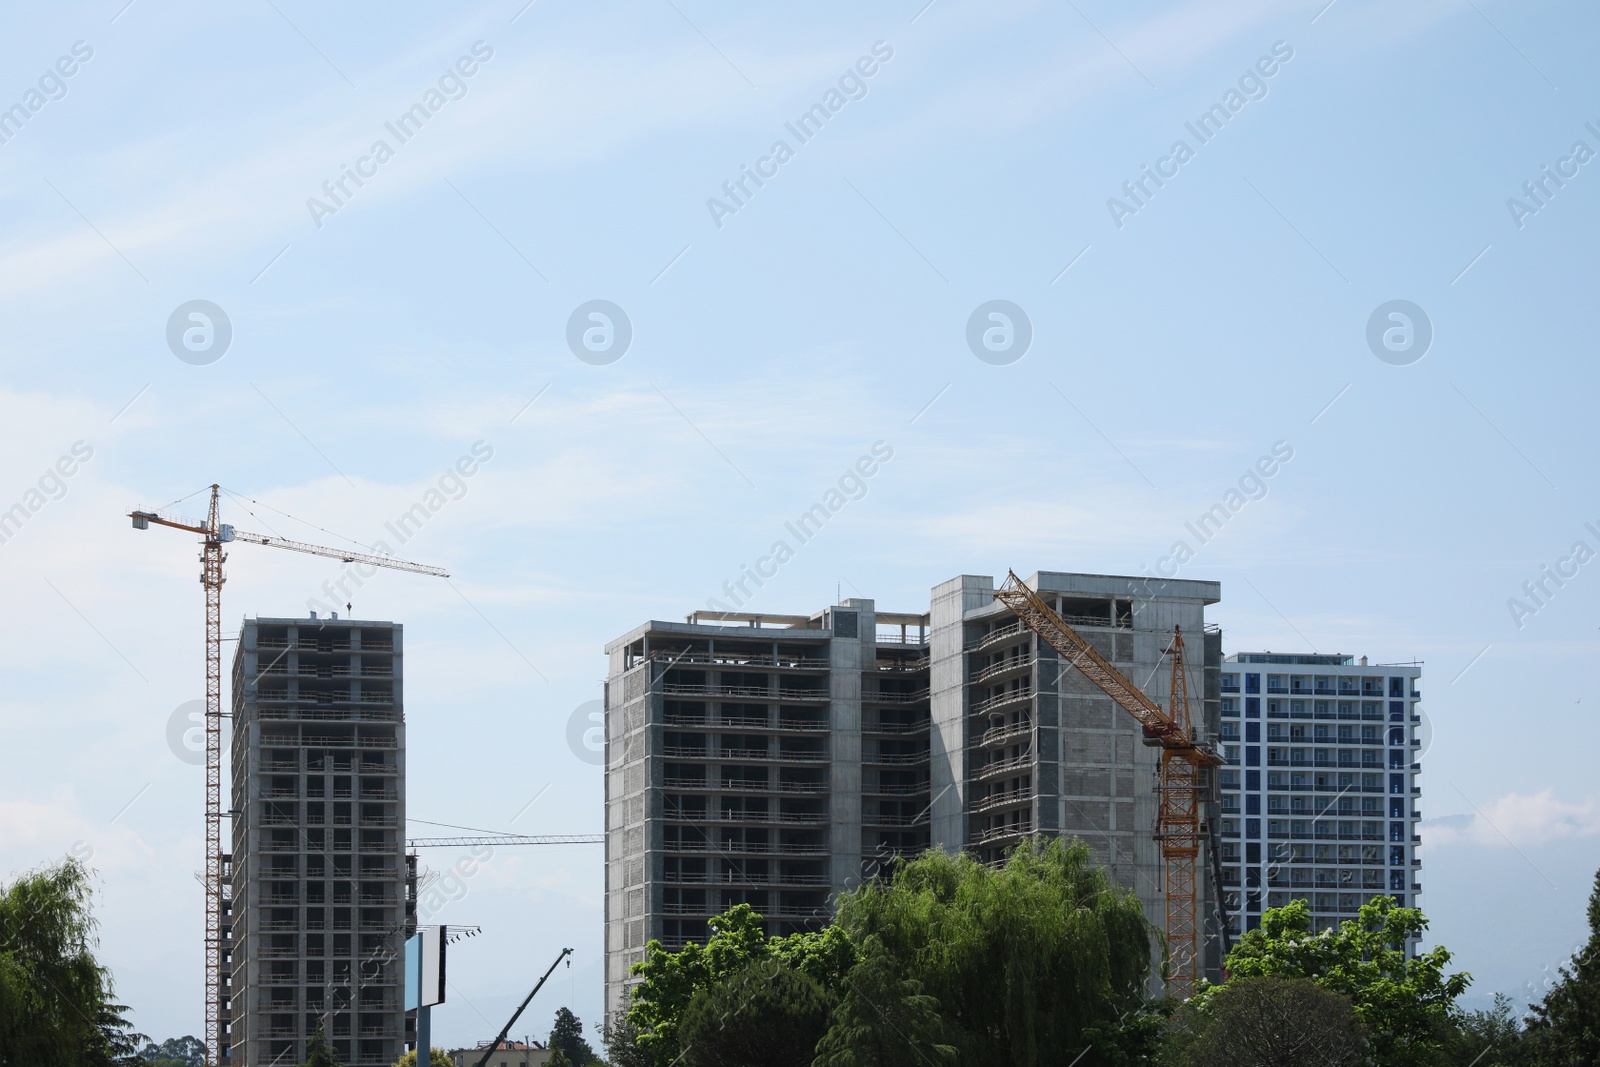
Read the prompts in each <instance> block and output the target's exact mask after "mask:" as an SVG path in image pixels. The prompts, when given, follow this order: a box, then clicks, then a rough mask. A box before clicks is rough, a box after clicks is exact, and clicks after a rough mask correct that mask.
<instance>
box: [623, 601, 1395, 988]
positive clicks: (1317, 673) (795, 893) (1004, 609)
mask: <svg viewBox="0 0 1600 1067" xmlns="http://www.w3.org/2000/svg"><path fill="white" fill-rule="evenodd" d="M1221 595H1222V593H1221V589H1220V587H1219V585H1218V584H1217V583H1215V582H1204V581H1180V580H1168V581H1163V582H1159V583H1152V582H1151V581H1150V580H1149V579H1145V578H1135V577H1125V576H1112V575H1097V574H1074V573H1061V572H1050V571H1041V572H1038V573H1036V574H1034V575H1033V576H1032V577H1030V578H1028V579H1027V580H1023V579H1020V578H1019V577H1018V576H1017V575H1016V574H1014V573H1013V574H1011V575H1010V576H1009V577H1008V578H1007V579H1005V580H1004V581H1003V582H1002V583H1000V584H999V585H998V586H997V585H996V582H995V580H994V579H993V578H990V577H987V576H975V575H961V576H959V577H956V578H952V579H950V580H949V581H947V582H944V583H942V584H940V585H937V586H935V587H934V588H933V590H932V592H931V597H930V603H929V607H928V610H926V611H923V612H913V613H906V612H895V613H890V612H882V611H879V610H878V609H877V606H876V604H875V602H874V601H872V600H870V599H845V600H843V601H842V602H841V603H839V604H837V605H835V606H832V607H827V608H824V609H822V610H820V611H818V612H816V613H814V614H811V615H793V616H785V615H757V614H730V613H723V612H696V613H693V614H691V615H689V616H688V618H687V620H686V621H684V622H666V621H651V622H647V623H644V624H643V625H640V626H638V627H636V628H634V629H633V630H630V631H629V632H628V633H626V634H624V635H622V636H621V637H618V638H617V639H615V640H613V641H612V642H610V643H609V644H608V645H607V646H606V652H607V655H608V656H609V657H610V666H609V671H608V677H609V681H608V683H607V692H606V743H607V762H606V767H607V776H606V841H607V844H606V942H605V945H606V1008H607V1012H608V1015H610V1016H611V1017H613V1018H615V1016H616V1015H617V1013H619V1012H620V1011H621V1010H622V1009H623V1007H624V1005H625V1003H626V994H627V991H628V989H629V988H630V987H631V985H632V984H633V983H634V982H636V981H637V979H636V978H634V977H632V976H631V975H630V968H631V967H632V966H633V965H635V964H637V963H640V962H642V961H643V959H644V958H645V950H646V945H647V944H648V943H649V942H651V941H659V942H660V943H661V944H662V946H663V947H664V948H667V949H669V950H673V949H679V948H682V947H683V946H684V945H685V944H688V943H689V942H692V941H698V940H703V939H704V938H705V937H706V936H707V934H708V927H707V923H708V920H710V919H711V918H713V917H715V916H717V915H719V914H721V913H722V912H723V911H724V910H726V909H727V908H729V907H731V906H733V905H736V904H749V905H751V906H752V907H753V908H754V909H755V910H756V911H757V912H759V913H760V914H761V915H762V916H764V917H765V920H766V926H767V930H768V933H769V934H782V933H788V932H792V931H796V930H801V929H807V928H812V929H814V928H817V927H819V926H820V925H822V924H824V923H826V922H827V921H828V919H829V918H830V917H831V914H832V912H831V908H832V906H833V903H834V902H835V901H837V900H838V898H839V895H840V894H843V893H846V892H849V891H850V890H852V889H854V888H857V887H859V886H860V885H861V884H862V883H863V882H864V881H865V880H868V879H871V878H874V877H880V876H882V875H884V874H886V873H888V872H889V871H891V870H892V869H893V867H894V865H895V864H896V862H897V861H899V860H900V859H902V858H905V857H908V856H914V855H915V854H916V853H918V852H920V851H922V850H924V849H928V848H938V849H944V850H946V851H950V852H957V851H967V852H970V853H972V854H974V855H975V856H977V857H978V858H979V859H980V860H982V861H983V862H985V863H989V864H998V863H1001V862H1003V860H1004V857H1005V855H1006V853H1007V851H1008V849H1009V848H1011V847H1012V846H1014V845H1016V844H1017V843H1018V842H1020V841H1022V840H1025V839H1027V838H1031V837H1038V836H1047V837H1053V836H1061V837H1075V838H1079V839H1081V840H1083V841H1084V842H1085V843H1086V844H1088V846H1089V847H1090V848H1091V849H1092V851H1093V854H1094V856H1095V858H1096V860H1097V861H1098V862H1099V863H1100V864H1102V865H1103V866H1104V867H1105V868H1106V869H1107V870H1108V871H1109V872H1110V873H1111V874H1112V876H1113V877H1114V878H1115V879H1116V880H1117V881H1118V882H1119V883H1120V884H1122V885H1123V886H1125V887H1127V888H1129V889H1132V890H1133V891H1135V892H1136V893H1137V894H1138V896H1139V899H1140V900H1141V901H1142V902H1143V905H1144V910H1145V914H1147V915H1149V916H1150V917H1151V918H1152V920H1154V921H1156V922H1157V924H1158V925H1159V926H1160V927H1161V929H1162V930H1163V932H1164V934H1165V945H1164V946H1157V948H1156V950H1155V952H1156V955H1157V957H1158V958H1157V960H1156V961H1155V963H1156V968H1155V971H1154V973H1157V974H1161V975H1163V977H1164V985H1165V992H1167V993H1168V994H1170V995H1171V996H1173V997H1175V998H1177V999H1180V1000H1181V999H1183V998H1185V997H1187V996H1188V995H1189V993H1190V992H1191V991H1192V990H1193V989H1194V985H1195V982H1196V981H1197V980H1198V979H1199V978H1202V977H1204V978H1207V979H1211V980H1220V979H1221V977H1222V961H1223V957H1224V956H1225V954H1226V952H1227V950H1228V947H1229V945H1230V943H1231V942H1232V940H1233V939H1236V938H1237V937H1238V936H1239V935H1240V934H1241V933H1242V932H1244V931H1246V930H1249V929H1253V928H1255V927H1256V926H1258V925H1259V923H1260V919H1261V915H1262V912H1263V910H1264V908H1266V907H1276V906H1279V905H1281V904H1283V903H1287V902H1288V898H1289V889H1290V888H1291V887H1295V888H1297V889H1299V890H1300V891H1299V892H1297V893H1296V894H1295V895H1297V896H1308V894H1306V893H1305V892H1304V890H1305V889H1306V888H1309V887H1315V888H1319V889H1322V890H1324V892H1322V893H1317V894H1312V895H1310V899H1311V901H1312V904H1313V907H1314V911H1313V915H1314V921H1315V922H1316V924H1317V927H1318V928H1319V929H1327V928H1329V927H1331V926H1332V925H1335V924H1336V923H1337V922H1338V921H1339V920H1340V919H1343V918H1349V917H1351V916H1353V915H1354V914H1355V913H1356V911H1357V910H1358V908H1359V907H1360V905H1361V904H1363V903H1365V902H1366V901H1367V900H1369V899H1371V898H1372V897H1374V896H1380V895H1388V896H1393V897H1396V898H1398V899H1399V900H1400V901H1401V902H1402V903H1405V902H1407V901H1409V902H1411V903H1415V902H1416V900H1417V897H1416V894H1417V893H1420V890H1421V884H1420V879H1421V874H1420V866H1421V860H1420V858H1419V857H1418V855H1417V847H1416V846H1417V845H1418V843H1419V842H1420V837H1418V836H1417V835H1416V830H1415V823H1414V820H1415V819H1416V818H1418V817H1419V812H1418V808H1417V799H1418V796H1419V794H1420V791H1421V790H1420V786H1419V785H1417V784H1416V783H1417V772H1418V771H1419V770H1420V765H1419V764H1417V763H1416V762H1415V757H1414V755H1413V753H1414V752H1415V746H1416V745H1417V744H1418V741H1417V737H1416V734H1415V730H1416V727H1417V725H1418V724H1419V722H1420V719H1419V716H1418V711H1417V707H1416V703H1415V702H1416V701H1417V699H1418V698H1419V694H1418V692H1417V689H1416V680H1417V677H1418V675H1419V668H1418V667H1417V666H1416V665H1415V664H1407V665H1403V666H1400V667H1386V668H1382V669H1381V670H1380V669H1379V668H1377V667H1368V666H1367V665H1366V663H1365V659H1364V658H1363V660H1362V662H1361V663H1360V664H1356V662H1355V660H1354V658H1353V657H1349V656H1320V657H1305V656H1300V657H1295V656H1287V655H1276V654H1246V655H1244V656H1235V657H1231V658H1228V657H1225V655H1224V648H1223V632H1222V630H1221V628H1220V627H1219V626H1218V625H1217V624H1216V623H1215V622H1214V621H1213V620H1212V619H1211V618H1209V617H1208V614H1207V611H1208V609H1209V608H1212V607H1213V606H1214V605H1216V604H1217V603H1218V602H1219V601H1220V600H1221ZM1257 655H1262V656H1263V658H1262V662H1267V661H1270V662H1271V663H1273V664H1275V665H1276V666H1274V667H1269V668H1266V670H1271V671H1272V673H1269V674H1266V678H1267V684H1266V686H1265V687H1263V685H1262V673H1264V671H1262V669H1261V668H1252V667H1250V666H1241V664H1240V663H1239V662H1238V661H1239V660H1244V661H1247V662H1253V661H1254V660H1255V658H1256V656H1257ZM1307 663H1310V664H1311V665H1310V666H1306V665H1305V664H1307ZM1296 664H1298V665H1299V667H1300V670H1299V671H1298V672H1297V671H1296V670H1295V667H1294V665H1296ZM1285 665H1288V666H1285ZM1241 674H1242V675H1243V679H1244V689H1245V691H1246V692H1247V693H1249V694H1261V693H1262V692H1263V689H1264V690H1265V693H1266V694H1267V696H1266V697H1265V698H1264V697H1263V696H1258V695H1248V696H1244V697H1243V698H1242V700H1243V705H1242V706H1241V698H1240V697H1237V696H1234V695H1233V694H1235V693H1238V692H1239V689H1240V676H1241ZM1280 693H1281V694H1283V697H1284V699H1281V700H1280V699H1276V697H1277V695H1278V694H1280ZM1313 693H1316V694H1322V695H1323V696H1324V697H1327V696H1335V697H1339V696H1342V697H1343V698H1344V699H1342V700H1340V699H1334V700H1331V701H1330V700H1326V699H1325V700H1322V701H1316V700H1315V699H1313V700H1312V701H1311V702H1310V703H1309V704H1308V703H1307V702H1306V701H1305V700H1291V699H1288V698H1289V697H1290V696H1291V695H1301V696H1308V695H1312V694H1313ZM1383 694H1389V695H1390V696H1392V697H1394V698H1395V699H1389V700H1387V701H1380V700H1378V699H1377V698H1378V697H1380V696H1382V695H1383ZM1362 696H1365V697H1366V698H1367V699H1365V700H1362V699H1360V698H1361V697H1362ZM1263 699H1266V700H1267V704H1266V707H1265V708H1263V707H1262V700H1263ZM1385 703H1386V704H1387V706H1386V707H1385ZM1313 717H1314V718H1317V719H1324V720H1327V719H1335V720H1336V721H1335V722H1333V723H1327V722H1324V723H1322V724H1320V725H1318V724H1315V723H1313V724H1312V725H1313V726H1314V727H1315V728H1314V729H1313V730H1311V731H1309V732H1308V731H1307V728H1306V726H1305V725H1303V724H1298V723H1293V722H1292V720H1293V719H1311V718H1313ZM1263 720H1266V726H1265V738H1263ZM1274 720H1280V721H1274ZM1351 720H1354V721H1351ZM1241 727H1242V729H1241ZM1263 740H1265V742H1266V743H1267V744H1266V745H1264V744H1263ZM1319 742H1320V744H1319ZM1274 743H1276V744H1274ZM1269 745H1270V746H1271V747H1268V746H1269ZM1340 746H1342V747H1340ZM1263 774H1265V775H1266V778H1265V780H1263ZM1385 775H1387V778H1386V777H1385ZM1263 781H1265V784H1263ZM1374 794H1379V795H1374ZM1272 816H1277V818H1272ZM1359 816H1364V818H1362V817H1359ZM1385 849H1387V851H1385ZM1340 890H1342V892H1340ZM1413 948H1414V946H1413Z"/></svg>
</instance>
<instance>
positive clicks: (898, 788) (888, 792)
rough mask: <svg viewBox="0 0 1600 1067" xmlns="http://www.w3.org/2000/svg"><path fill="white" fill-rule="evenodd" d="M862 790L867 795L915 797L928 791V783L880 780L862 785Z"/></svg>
mask: <svg viewBox="0 0 1600 1067" xmlns="http://www.w3.org/2000/svg"><path fill="white" fill-rule="evenodd" d="M861 792H862V794H863V795H866V796H884V797H914V796H918V795H919V794H924V793H927V792H928V783H927V782H914V783H912V784H909V785H907V784H904V783H901V782H895V783H892V784H888V785H885V784H883V783H881V782H880V783H878V784H877V785H865V786H862V787H861Z"/></svg>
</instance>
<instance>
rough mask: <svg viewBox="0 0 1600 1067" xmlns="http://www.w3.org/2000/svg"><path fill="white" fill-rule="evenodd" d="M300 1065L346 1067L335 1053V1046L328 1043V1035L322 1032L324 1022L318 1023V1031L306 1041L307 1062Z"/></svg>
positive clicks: (308, 1066)
mask: <svg viewBox="0 0 1600 1067" xmlns="http://www.w3.org/2000/svg"><path fill="white" fill-rule="evenodd" d="M300 1067H344V1064H343V1063H341V1062H340V1061H339V1057H338V1056H335V1055H334V1054H333V1046H332V1045H330V1044H328V1035H327V1034H325V1033H323V1032H322V1024H321V1023H318V1024H317V1031H316V1033H314V1034H312V1035H311V1040H309V1041H307V1042H306V1062H305V1063H302V1064H301V1065H300Z"/></svg>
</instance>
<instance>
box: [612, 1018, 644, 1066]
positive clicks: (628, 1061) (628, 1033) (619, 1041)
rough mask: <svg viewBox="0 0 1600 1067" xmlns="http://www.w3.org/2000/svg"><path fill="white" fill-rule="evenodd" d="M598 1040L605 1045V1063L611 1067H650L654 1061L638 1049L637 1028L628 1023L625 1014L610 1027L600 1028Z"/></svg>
mask: <svg viewBox="0 0 1600 1067" xmlns="http://www.w3.org/2000/svg"><path fill="white" fill-rule="evenodd" d="M600 1039H601V1040H602V1041H604V1042H605V1045H606V1062H607V1063H609V1064H610V1065H611V1067H652V1065H653V1064H654V1063H655V1059H654V1058H653V1057H652V1056H651V1055H650V1053H648V1052H646V1051H645V1050H644V1049H642V1048H640V1047H639V1028H638V1027H637V1026H635V1025H634V1024H633V1023H631V1022H629V1021H628V1018H627V1015H626V1013H624V1014H623V1017H622V1018H620V1019H618V1020H617V1021H616V1022H615V1023H613V1024H612V1025H610V1026H604V1025H602V1026H601V1027H600Z"/></svg>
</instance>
